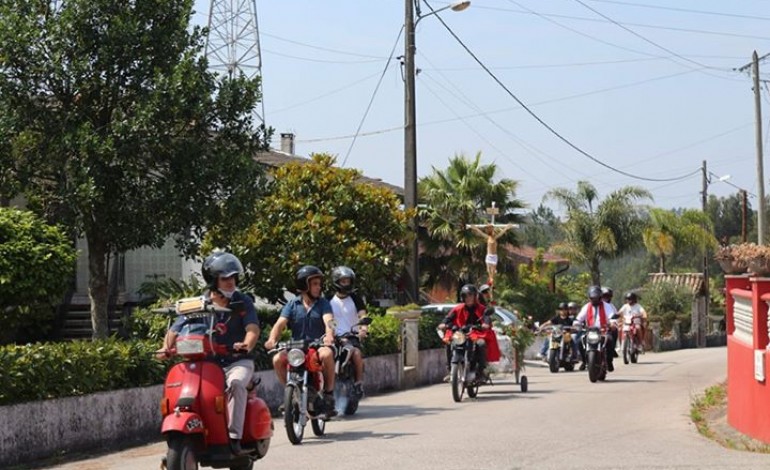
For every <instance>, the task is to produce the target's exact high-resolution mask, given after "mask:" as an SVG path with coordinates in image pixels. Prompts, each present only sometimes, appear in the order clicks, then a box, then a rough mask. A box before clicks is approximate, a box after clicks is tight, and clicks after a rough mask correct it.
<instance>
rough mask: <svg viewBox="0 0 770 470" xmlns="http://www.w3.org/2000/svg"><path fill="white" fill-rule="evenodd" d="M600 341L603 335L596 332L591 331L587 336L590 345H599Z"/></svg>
mask: <svg viewBox="0 0 770 470" xmlns="http://www.w3.org/2000/svg"><path fill="white" fill-rule="evenodd" d="M600 339H601V335H600V334H599V332H598V331H596V330H591V331H589V332H588V334H587V335H586V341H588V344H597V343H599V340H600Z"/></svg>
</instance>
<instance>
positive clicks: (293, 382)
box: [270, 339, 336, 445]
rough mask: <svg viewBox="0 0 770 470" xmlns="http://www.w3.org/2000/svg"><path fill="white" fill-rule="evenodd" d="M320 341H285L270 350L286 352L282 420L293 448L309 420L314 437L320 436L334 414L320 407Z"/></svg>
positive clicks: (321, 400) (303, 432)
mask: <svg viewBox="0 0 770 470" xmlns="http://www.w3.org/2000/svg"><path fill="white" fill-rule="evenodd" d="M322 341H323V339H319V340H317V341H312V342H310V341H304V340H291V341H284V342H280V343H278V346H277V347H276V348H275V349H273V350H271V351H270V354H274V353H278V352H280V351H288V353H287V359H288V365H287V369H286V389H285V390H284V399H283V408H284V412H283V421H284V424H285V425H286V435H287V436H288V438H289V441H290V442H291V443H292V444H294V445H297V444H300V443H301V442H302V438H303V436H304V434H305V426H306V425H307V422H308V420H309V421H310V425H311V427H312V429H313V434H315V435H316V436H319V437H320V436H323V435H324V434H325V433H326V421H328V420H330V419H331V418H332V417H333V416H334V415H335V414H336V412H334V410H331V411H329V410H325V409H324V404H323V396H322V390H323V382H324V380H323V373H322V370H323V366H322V365H321V360H320V359H319V357H318V348H320V347H321V345H322Z"/></svg>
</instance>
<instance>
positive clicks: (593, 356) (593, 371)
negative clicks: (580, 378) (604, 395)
mask: <svg viewBox="0 0 770 470" xmlns="http://www.w3.org/2000/svg"><path fill="white" fill-rule="evenodd" d="M587 356H588V357H587V359H586V365H587V369H588V380H590V381H591V382H592V383H593V382H596V381H597V380H599V367H600V366H599V358H598V356H599V353H598V352H597V351H588V354H587Z"/></svg>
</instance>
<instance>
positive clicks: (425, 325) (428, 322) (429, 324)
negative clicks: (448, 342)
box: [419, 314, 444, 350]
mask: <svg viewBox="0 0 770 470" xmlns="http://www.w3.org/2000/svg"><path fill="white" fill-rule="evenodd" d="M443 319H444V316H443V315H427V314H423V315H422V316H421V317H420V323H419V328H420V332H419V335H420V336H419V343H420V345H419V348H420V350H423V349H437V348H443V347H444V342H443V341H441V338H439V336H438V334H436V326H438V324H439V323H441V320H443Z"/></svg>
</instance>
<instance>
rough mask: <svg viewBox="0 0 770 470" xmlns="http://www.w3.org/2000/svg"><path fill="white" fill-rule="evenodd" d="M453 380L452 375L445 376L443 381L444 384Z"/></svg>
mask: <svg viewBox="0 0 770 470" xmlns="http://www.w3.org/2000/svg"><path fill="white" fill-rule="evenodd" d="M451 380H452V374H447V375H445V376H444V378H443V379H442V380H441V381H442V382H444V383H449V382H450V381H451Z"/></svg>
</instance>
